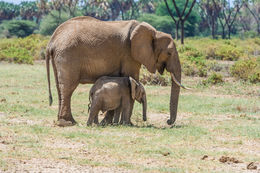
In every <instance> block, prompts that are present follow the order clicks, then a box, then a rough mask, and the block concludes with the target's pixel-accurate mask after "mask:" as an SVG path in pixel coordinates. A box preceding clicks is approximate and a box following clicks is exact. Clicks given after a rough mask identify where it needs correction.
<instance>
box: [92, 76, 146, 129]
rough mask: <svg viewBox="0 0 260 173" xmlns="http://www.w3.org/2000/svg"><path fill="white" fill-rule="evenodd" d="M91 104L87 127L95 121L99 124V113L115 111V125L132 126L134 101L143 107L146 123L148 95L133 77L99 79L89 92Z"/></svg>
mask: <svg viewBox="0 0 260 173" xmlns="http://www.w3.org/2000/svg"><path fill="white" fill-rule="evenodd" d="M89 98H90V99H89V101H90V103H91V106H90V112H89V118H88V122H87V125H91V124H92V123H93V121H94V122H95V123H96V124H98V113H99V111H102V112H105V111H111V110H115V112H116V115H115V117H114V123H118V121H119V116H120V114H121V113H122V115H121V121H120V124H132V123H131V115H132V110H133V106H134V100H137V101H138V102H139V103H142V105H143V120H144V121H146V108H147V101H146V94H145V90H144V87H143V85H142V84H141V83H139V82H136V81H135V80H134V79H133V78H131V77H108V76H104V77H101V78H99V79H98V80H97V81H96V83H95V84H94V85H93V86H92V88H91V89H90V92H89Z"/></svg>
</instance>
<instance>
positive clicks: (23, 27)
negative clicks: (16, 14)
mask: <svg viewBox="0 0 260 173" xmlns="http://www.w3.org/2000/svg"><path fill="white" fill-rule="evenodd" d="M1 28H2V29H3V31H5V32H8V34H7V35H6V36H7V37H10V36H17V37H26V36H28V35H30V34H32V33H33V31H34V30H35V29H37V25H36V23H35V22H33V21H29V20H9V21H4V22H3V23H2V24H1Z"/></svg>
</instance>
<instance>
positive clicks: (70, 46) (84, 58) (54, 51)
mask: <svg viewBox="0 0 260 173" xmlns="http://www.w3.org/2000/svg"><path fill="white" fill-rule="evenodd" d="M49 59H51V61H52V65H53V71H54V75H55V80H56V87H57V91H58V97H59V111H58V121H60V120H62V121H63V122H64V120H65V121H68V122H71V123H73V124H74V123H75V120H74V119H73V117H72V114H71V96H72V93H73V91H74V90H75V89H76V88H77V86H78V85H79V84H80V83H81V84H87V83H89V84H90V83H95V82H96V80H97V79H98V78H100V77H101V76H126V77H128V76H131V77H132V78H134V79H135V80H136V81H139V71H140V67H141V65H144V66H145V67H146V68H147V69H148V71H149V72H151V73H155V72H156V70H157V71H158V72H159V73H161V74H162V73H163V72H164V70H165V69H166V70H167V71H168V72H170V73H171V76H172V81H173V82H172V87H171V96H170V119H169V120H168V121H167V123H168V124H173V123H174V122H175V119H176V115H177V107H178V100H179V92H180V86H182V85H181V84H180V82H181V65H180V61H179V57H178V53H177V51H176V46H175V44H174V42H173V39H172V37H171V35H169V34H166V33H163V32H159V31H157V30H155V29H154V28H153V27H152V26H151V25H149V24H148V23H145V22H142V23H140V22H138V21H135V20H130V21H100V20H97V19H94V18H92V17H76V18H72V19H70V20H68V21H66V22H64V23H63V24H61V25H60V26H59V27H58V28H57V29H56V30H55V32H54V33H53V35H52V37H51V39H50V42H49V44H48V46H47V50H46V67H47V77H48V86H49V93H50V95H49V98H50V104H51V103H52V95H51V90H50V74H49ZM107 114H108V117H111V116H110V115H113V114H114V111H108V112H107ZM61 125H62V124H61Z"/></svg>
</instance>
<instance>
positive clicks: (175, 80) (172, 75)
mask: <svg viewBox="0 0 260 173" xmlns="http://www.w3.org/2000/svg"><path fill="white" fill-rule="evenodd" d="M170 74H171V77H172V80H173V81H174V82H175V83H176V84H177V85H178V86H179V87H181V88H183V89H187V90H190V89H191V88H188V87H185V86H183V85H182V84H181V83H180V82H178V81H177V79H176V78H175V76H174V74H173V73H170Z"/></svg>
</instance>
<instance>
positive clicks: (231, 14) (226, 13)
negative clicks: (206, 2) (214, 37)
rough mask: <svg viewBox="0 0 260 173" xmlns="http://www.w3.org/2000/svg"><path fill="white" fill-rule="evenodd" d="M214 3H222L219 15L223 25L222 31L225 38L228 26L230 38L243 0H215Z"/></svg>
mask: <svg viewBox="0 0 260 173" xmlns="http://www.w3.org/2000/svg"><path fill="white" fill-rule="evenodd" d="M213 3H214V4H215V5H217V4H220V5H221V10H220V15H219V17H220V18H221V19H224V22H223V20H221V19H220V22H221V26H222V27H223V33H222V38H223V37H224V38H225V27H226V26H227V28H228V30H227V31H228V39H230V35H231V30H232V27H233V25H234V22H235V20H236V17H237V14H238V13H239V10H240V9H241V7H242V6H243V4H244V1H243V0H235V1H233V3H232V4H231V1H230V0H228V1H226V0H213Z"/></svg>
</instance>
